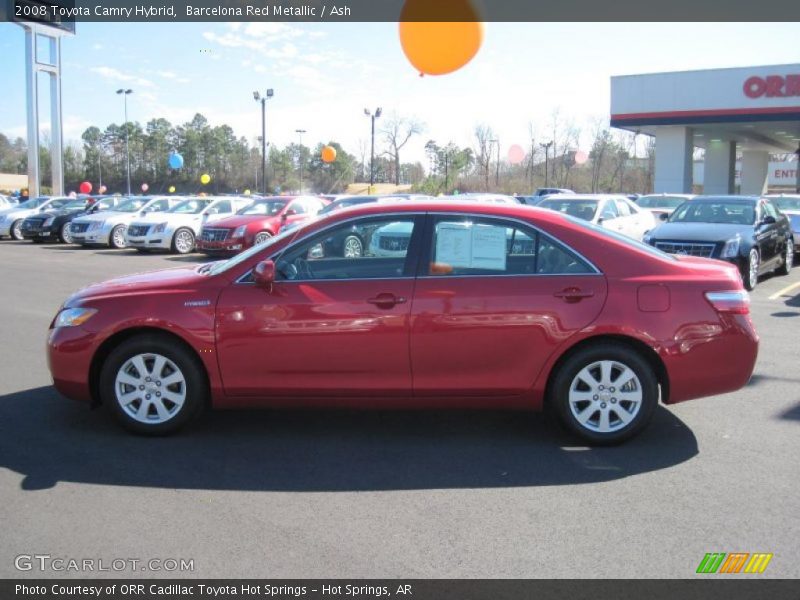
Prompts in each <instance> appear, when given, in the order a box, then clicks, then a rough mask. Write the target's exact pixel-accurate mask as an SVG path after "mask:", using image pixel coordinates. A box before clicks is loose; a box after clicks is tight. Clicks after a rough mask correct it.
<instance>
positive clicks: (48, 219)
mask: <svg viewBox="0 0 800 600" xmlns="http://www.w3.org/2000/svg"><path fill="white" fill-rule="evenodd" d="M119 200H120V197H119V196H102V197H80V198H75V199H74V200H70V201H69V202H67V203H66V204H64V205H63V206H61V207H60V208H58V209H56V210H49V211H45V212H42V213H37V214H35V215H33V216H30V217H28V218H27V219H25V220H24V221H23V222H22V227H21V231H22V237H23V239H26V240H32V241H33V242H34V243H41V242H47V241H50V242H53V241H61V242H64V243H65V244H71V243H72V233H71V231H70V223H72V220H73V219H74V218H75V217H79V216H81V215H86V214H93V213H96V212H100V211H101V210H108V209H109V208H113V207H114V206H116V205H117V204H118V203H119Z"/></svg>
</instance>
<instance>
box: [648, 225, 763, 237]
mask: <svg viewBox="0 0 800 600" xmlns="http://www.w3.org/2000/svg"><path fill="white" fill-rule="evenodd" d="M737 235H738V236H740V237H742V238H744V237H752V235H753V225H736V224H733V223H662V224H661V225H659V226H658V227H656V228H655V229H653V231H651V232H650V239H651V240H691V241H697V240H703V241H709V242H725V241H727V240H729V239H731V238H734V237H736V236H737Z"/></svg>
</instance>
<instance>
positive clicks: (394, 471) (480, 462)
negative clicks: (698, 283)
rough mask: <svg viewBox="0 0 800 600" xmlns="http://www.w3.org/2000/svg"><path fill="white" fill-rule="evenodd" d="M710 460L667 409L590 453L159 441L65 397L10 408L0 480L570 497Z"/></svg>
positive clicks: (510, 438) (482, 423)
mask: <svg viewBox="0 0 800 600" xmlns="http://www.w3.org/2000/svg"><path fill="white" fill-rule="evenodd" d="M697 453H698V448H697V440H696V439H695V437H694V434H693V433H692V432H691V430H690V429H689V428H688V427H687V426H686V425H685V424H684V423H683V422H682V421H681V420H680V419H678V418H677V417H676V416H675V415H674V414H672V413H671V412H670V411H669V410H667V409H665V408H662V407H659V408H658V410H657V411H656V413H655V416H654V418H653V422H652V423H651V425H650V426H649V427H648V428H647V429H646V430H645V431H644V432H643V433H642V434H641V435H639V436H638V437H637V438H635V439H633V440H631V441H630V442H628V443H626V444H623V445H621V446H617V447H611V448H587V447H584V446H581V445H578V444H576V443H575V442H574V440H571V439H569V438H568V437H567V436H566V435H565V434H563V433H562V432H561V431H560V429H559V428H558V427H557V426H556V425H555V424H554V423H552V422H551V420H550V419H549V418H546V417H544V416H542V415H537V414H532V413H514V412H489V411H447V412H439V411H436V412H431V411H414V412H397V411H393V412H388V411H358V412H356V411H275V410H264V411H214V412H212V413H208V414H206V415H205V416H204V417H203V418H202V419H200V420H199V421H197V422H195V423H193V424H191V425H190V426H189V427H187V428H186V429H185V430H183V431H182V432H180V433H178V434H176V435H174V436H170V437H161V438H147V437H138V436H134V435H130V434H127V433H125V432H124V431H122V430H121V429H120V428H119V427H117V426H116V424H115V423H114V422H113V420H112V419H111V418H110V417H109V416H107V412H106V411H104V410H100V411H90V410H89V409H88V408H87V407H86V406H84V405H81V404H78V403H75V402H72V401H69V400H65V399H63V398H61V397H60V396H59V395H58V394H57V392H56V391H55V390H54V389H53V388H52V387H40V388H35V389H30V390H26V391H22V392H17V393H12V394H8V395H5V396H0V468H6V469H10V470H12V471H15V472H17V473H20V474H21V475H24V479H23V481H22V484H21V487H22V488H23V489H26V490H39V489H46V488H50V487H53V486H55V485H56V484H57V483H58V482H61V481H65V482H75V483H90V484H101V485H119V486H141V487H155V488H178V489H208V490H246V491H299V492H330V491H372V490H384V491H388V490H418V489H440V488H502V487H521V486H550V485H569V484H585V483H596V482H603V481H611V480H616V479H621V478H624V477H629V476H632V475H638V474H641V473H648V472H651V471H656V470H659V469H666V468H669V467H673V466H675V465H677V464H680V463H682V462H684V461H687V460H689V459H691V458H692V457H694V456H695V455H696V454H697Z"/></svg>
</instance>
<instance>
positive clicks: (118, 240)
mask: <svg viewBox="0 0 800 600" xmlns="http://www.w3.org/2000/svg"><path fill="white" fill-rule="evenodd" d="M111 239H112V244H113V245H114V248H124V247H125V245H126V244H125V228H124V227H115V228H114V231H112V232H111Z"/></svg>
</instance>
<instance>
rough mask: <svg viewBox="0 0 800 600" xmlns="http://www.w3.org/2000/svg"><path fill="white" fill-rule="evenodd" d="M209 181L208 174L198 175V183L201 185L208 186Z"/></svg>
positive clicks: (209, 176)
mask: <svg viewBox="0 0 800 600" xmlns="http://www.w3.org/2000/svg"><path fill="white" fill-rule="evenodd" d="M210 181H211V175H209V174H208V173H203V174H202V175H200V183H202V184H203V185H208V184H209V182H210Z"/></svg>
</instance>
